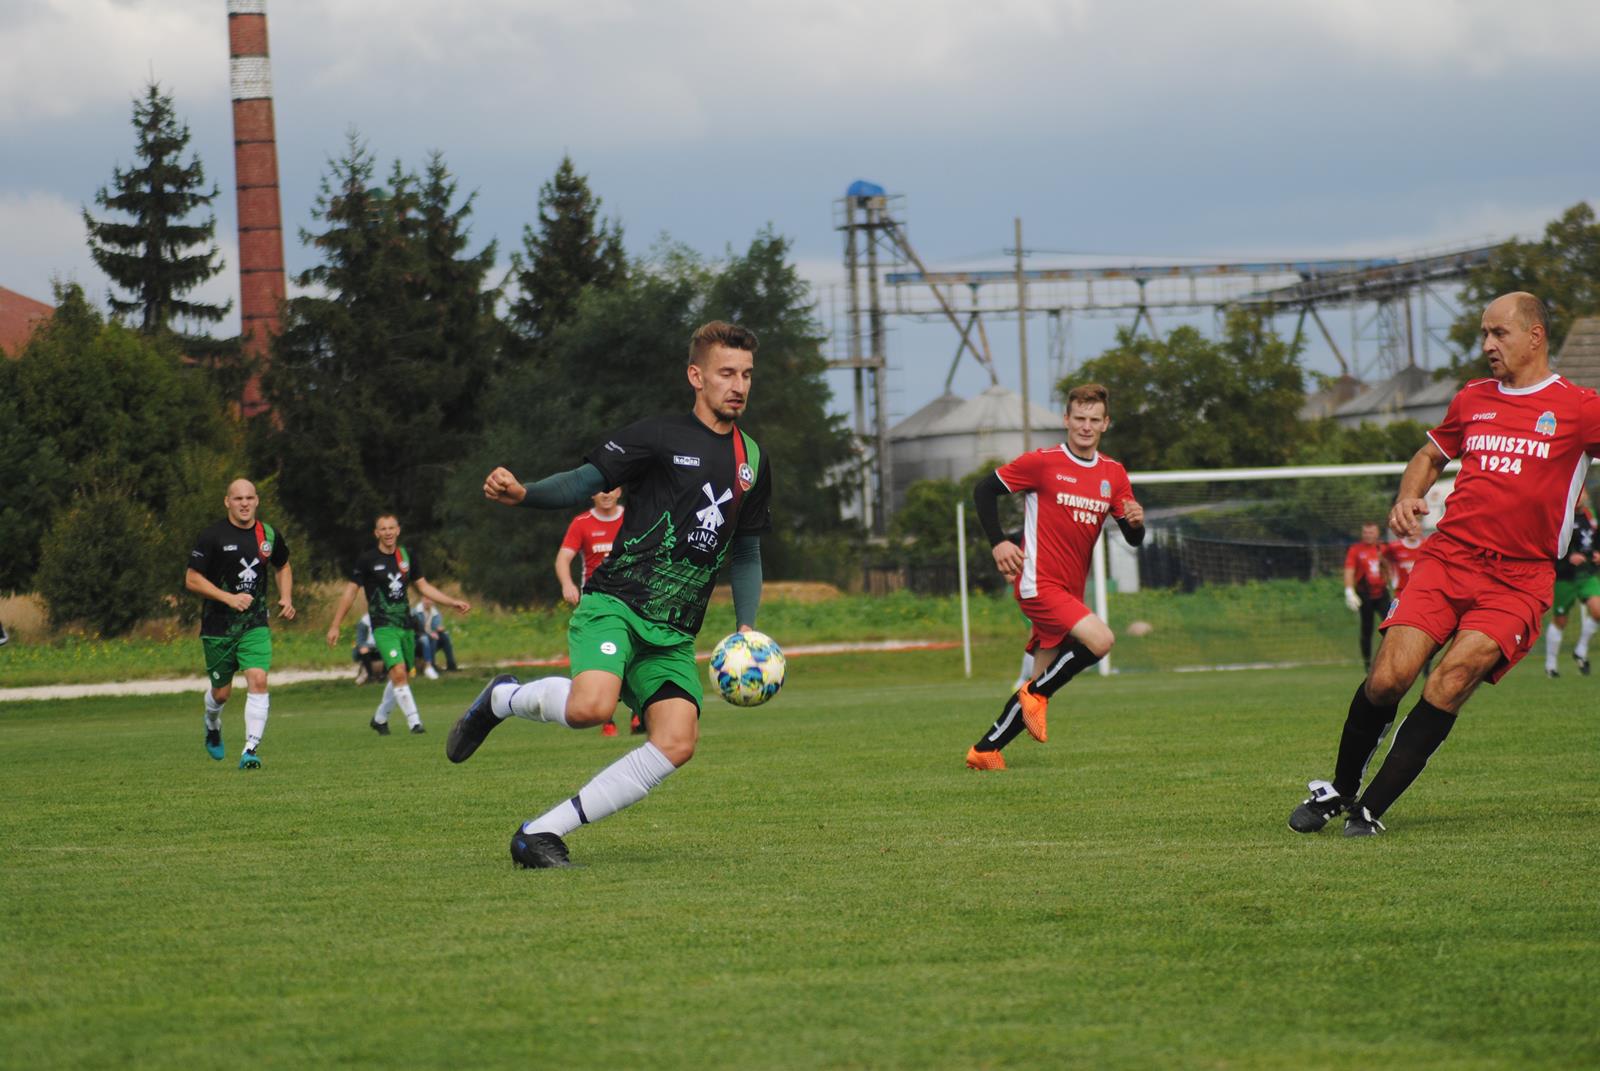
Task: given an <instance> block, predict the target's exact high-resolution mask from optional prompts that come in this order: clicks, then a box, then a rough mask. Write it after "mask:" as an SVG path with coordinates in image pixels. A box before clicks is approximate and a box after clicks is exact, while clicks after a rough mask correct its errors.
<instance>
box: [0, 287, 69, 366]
mask: <svg viewBox="0 0 1600 1071" xmlns="http://www.w3.org/2000/svg"><path fill="white" fill-rule="evenodd" d="M55 311H56V310H55V308H54V307H53V306H50V305H46V304H45V303H44V302H42V301H35V300H33V298H31V297H25V296H24V295H22V294H19V293H17V292H16V291H15V290H7V289H6V288H5V287H3V286H0V353H3V354H5V355H6V356H7V357H12V358H15V357H16V356H17V355H18V354H20V353H21V352H22V347H23V346H26V345H27V344H28V339H29V337H30V336H32V334H33V329H34V328H35V327H37V326H38V325H39V323H40V322H41V321H43V320H48V319H49V318H50V314H51V313H53V312H55Z"/></svg>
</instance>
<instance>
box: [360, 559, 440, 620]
mask: <svg viewBox="0 0 1600 1071" xmlns="http://www.w3.org/2000/svg"><path fill="white" fill-rule="evenodd" d="M424 575H425V574H424V573H423V572H422V567H421V566H419V565H418V564H417V559H416V557H415V556H414V555H413V554H412V553H411V552H410V551H409V550H407V549H406V548H405V547H404V546H396V547H395V548H394V553H393V554H385V553H384V552H383V551H381V550H379V549H378V548H377V547H368V548H367V549H366V550H364V551H362V552H361V554H360V555H359V556H357V558H356V563H355V565H354V566H352V567H351V569H350V580H351V581H352V582H353V583H356V584H359V585H361V589H362V590H363V591H365V592H366V594H367V613H368V614H369V615H370V616H371V618H372V627H373V628H375V629H380V628H411V627H412V622H411V601H410V596H408V595H407V594H406V589H407V588H409V587H410V586H411V585H412V584H414V583H416V582H417V581H418V580H421V579H422V578H423V576H424Z"/></svg>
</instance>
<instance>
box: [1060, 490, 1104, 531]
mask: <svg viewBox="0 0 1600 1071" xmlns="http://www.w3.org/2000/svg"><path fill="white" fill-rule="evenodd" d="M1056 505H1058V506H1065V507H1066V509H1067V511H1068V512H1069V513H1071V514H1072V519H1073V520H1074V521H1076V522H1078V523H1079V524H1092V525H1098V524H1102V523H1104V522H1105V513H1106V511H1107V510H1109V509H1110V508H1111V503H1109V502H1103V501H1101V500H1100V499H1098V498H1084V497H1083V496H1082V495H1067V494H1057V495H1056Z"/></svg>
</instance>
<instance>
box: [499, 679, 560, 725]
mask: <svg viewBox="0 0 1600 1071" xmlns="http://www.w3.org/2000/svg"><path fill="white" fill-rule="evenodd" d="M571 691H572V681H570V680H568V679H567V678H566V677H540V678H539V679H538V680H536V681H529V682H528V683H527V684H502V685H501V686H500V687H498V688H496V689H495V690H494V691H493V692H491V693H489V709H490V710H492V711H494V716H495V717H497V718H500V719H501V720H504V719H506V718H507V717H509V716H511V715H512V714H515V715H516V716H517V717H519V718H527V719H528V720H529V721H548V722H554V723H555V724H557V725H566V724H567V696H568V694H570V693H571ZM568 728H570V726H568Z"/></svg>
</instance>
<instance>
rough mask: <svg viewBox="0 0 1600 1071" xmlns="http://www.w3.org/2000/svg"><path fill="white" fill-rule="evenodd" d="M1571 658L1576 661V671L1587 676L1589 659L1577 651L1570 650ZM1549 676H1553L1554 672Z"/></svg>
mask: <svg viewBox="0 0 1600 1071" xmlns="http://www.w3.org/2000/svg"><path fill="white" fill-rule="evenodd" d="M1572 660H1573V661H1574V662H1576V663H1578V672H1579V673H1581V674H1582V675H1583V676H1585V677H1587V676H1588V675H1589V660H1588V659H1587V658H1584V657H1583V656H1582V655H1580V654H1578V652H1577V651H1573V652H1572ZM1551 676H1554V674H1551Z"/></svg>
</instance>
